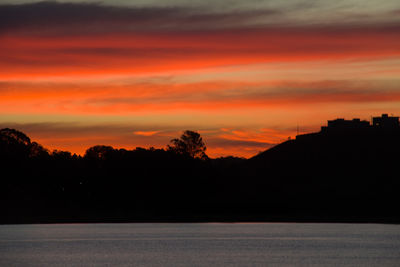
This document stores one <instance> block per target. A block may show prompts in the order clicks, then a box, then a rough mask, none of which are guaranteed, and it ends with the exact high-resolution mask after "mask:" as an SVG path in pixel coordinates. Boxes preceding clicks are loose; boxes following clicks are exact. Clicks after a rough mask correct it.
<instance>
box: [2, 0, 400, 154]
mask: <svg viewBox="0 0 400 267" xmlns="http://www.w3.org/2000/svg"><path fill="white" fill-rule="evenodd" d="M0 14H1V16H0V128H4V127H9V128H15V129H18V130H21V131H23V132H25V133H26V134H27V135H28V136H30V137H31V139H33V140H35V141H37V142H39V143H40V144H42V145H44V146H45V147H47V148H49V149H50V150H52V149H59V150H68V151H71V152H73V153H78V154H84V152H85V150H86V149H87V148H89V147H90V146H93V145H98V144H103V145H111V146H113V147H115V148H128V149H133V148H136V147H145V148H147V147H156V148H165V147H166V145H167V144H168V143H169V141H170V140H171V139H172V138H177V137H179V136H180V135H181V134H182V132H183V131H184V130H194V131H198V132H199V133H200V134H201V135H202V136H203V139H204V141H205V143H206V145H207V154H208V155H209V156H211V157H220V156H228V155H233V156H240V157H251V156H254V155H256V154H257V153H259V152H261V151H264V150H266V149H268V148H270V147H271V146H273V145H275V144H277V143H280V142H282V141H284V140H287V139H288V138H295V136H296V134H297V133H307V132H313V131H318V130H319V128H320V126H321V125H325V124H326V121H327V120H330V119H335V118H346V119H352V118H361V119H365V120H370V118H371V116H379V115H380V114H382V113H389V114H394V115H400V1H398V0H385V1H381V0H363V1H360V0H337V1H312V0H280V1H278V0H268V1H263V0H246V1H243V0H224V1H221V0H220V1H216V0H214V1H209V0H201V1H200V0H190V1H184V0H163V1H161V0H133V1H127V0H116V1H115V0H114V1H98V0H96V1H88V0H86V1H79V0H69V1H33V0H0Z"/></svg>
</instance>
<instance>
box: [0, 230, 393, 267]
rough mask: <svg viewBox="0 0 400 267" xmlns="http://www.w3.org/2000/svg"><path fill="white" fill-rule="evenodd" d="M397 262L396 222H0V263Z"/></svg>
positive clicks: (326, 264) (364, 264)
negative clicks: (32, 223)
mask: <svg viewBox="0 0 400 267" xmlns="http://www.w3.org/2000/svg"><path fill="white" fill-rule="evenodd" d="M66 265H68V266H400V226H399V225H383V224H308V223H237V224H236V223H234V224H229V223H165V224H163V223H159V224H158V223H134V224H52V225H50V224H40V225H0V266H66Z"/></svg>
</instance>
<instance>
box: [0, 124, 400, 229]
mask: <svg viewBox="0 0 400 267" xmlns="http://www.w3.org/2000/svg"><path fill="white" fill-rule="evenodd" d="M346 127H347V126H346ZM346 127H344V128H343V129H341V128H340V127H339V128H335V127H331V128H329V127H328V129H323V131H321V132H319V133H314V134H309V135H302V136H298V137H297V138H296V140H288V141H286V142H284V143H282V144H279V145H277V146H275V147H274V148H272V149H269V150H267V151H265V152H263V153H260V154H259V155H257V156H255V157H253V158H251V159H248V160H245V159H241V158H234V157H227V158H219V159H208V158H204V157H203V158H202V159H200V158H193V157H191V156H190V155H187V154H185V153H176V151H172V150H163V149H142V148H137V149H135V150H125V149H113V148H111V147H106V146H96V147H93V148H91V149H89V150H88V151H87V153H86V154H85V156H84V157H80V156H76V155H71V154H70V153H68V152H62V151H54V152H52V153H49V152H48V151H47V150H45V149H44V148H43V147H41V146H40V145H38V144H37V143H35V142H31V141H30V139H29V138H28V137H27V136H25V135H24V134H23V133H21V132H18V131H15V130H11V129H3V130H1V139H0V141H1V142H0V168H1V173H0V177H1V180H0V183H1V187H0V205H1V213H0V223H64V222H150V221H151V222H161V221H162V222H183V221H186V222H207V221H221V222H222V221H225V222H239V221H288V222H381V223H399V222H400V209H399V205H398V203H400V201H399V200H400V194H399V190H400V176H399V162H400V138H399V137H400V130H399V128H398V127H392V128H389V129H388V128H379V127H372V126H368V127H365V128H363V127H361V128H359V127H355V128H354V127H352V126H351V127H350V128H349V127H347V128H346Z"/></svg>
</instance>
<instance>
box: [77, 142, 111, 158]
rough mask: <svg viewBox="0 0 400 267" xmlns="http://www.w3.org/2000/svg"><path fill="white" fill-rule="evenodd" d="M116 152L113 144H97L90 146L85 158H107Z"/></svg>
mask: <svg viewBox="0 0 400 267" xmlns="http://www.w3.org/2000/svg"><path fill="white" fill-rule="evenodd" d="M113 152H114V148H113V147H112V146H104V145H97V146H92V147H90V148H88V149H87V150H86V152H85V156H84V157H85V158H88V159H95V160H105V159H107V158H109V157H110V156H111V154H112V153H113Z"/></svg>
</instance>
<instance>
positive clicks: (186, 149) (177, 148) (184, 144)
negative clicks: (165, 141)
mask: <svg viewBox="0 0 400 267" xmlns="http://www.w3.org/2000/svg"><path fill="white" fill-rule="evenodd" d="M170 142H171V144H172V145H168V150H169V151H173V152H175V153H178V154H183V155H188V156H190V157H192V158H200V159H207V158H208V156H207V155H206V153H205V151H206V149H207V148H206V145H205V143H204V142H203V138H202V137H201V136H200V134H199V133H197V132H194V131H189V130H186V131H184V132H183V134H182V135H181V137H180V138H179V139H177V138H175V139H172V140H171V141H170Z"/></svg>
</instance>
